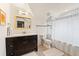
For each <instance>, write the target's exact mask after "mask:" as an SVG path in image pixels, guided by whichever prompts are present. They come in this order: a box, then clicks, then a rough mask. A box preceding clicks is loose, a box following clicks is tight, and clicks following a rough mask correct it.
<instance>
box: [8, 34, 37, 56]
mask: <svg viewBox="0 0 79 59" xmlns="http://www.w3.org/2000/svg"><path fill="white" fill-rule="evenodd" d="M37 50H38V48H37V35H27V36H14V37H6V56H20V55H23V54H26V53H28V52H31V51H37Z"/></svg>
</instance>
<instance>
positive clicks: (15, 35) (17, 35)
mask: <svg viewBox="0 0 79 59" xmlns="http://www.w3.org/2000/svg"><path fill="white" fill-rule="evenodd" d="M30 35H37V33H29V34H14V35H10V36H6V37H19V36H30Z"/></svg>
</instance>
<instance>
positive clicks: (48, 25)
mask: <svg viewBox="0 0 79 59" xmlns="http://www.w3.org/2000/svg"><path fill="white" fill-rule="evenodd" d="M36 26H37V27H49V26H52V25H36Z"/></svg>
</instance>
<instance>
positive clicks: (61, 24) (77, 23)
mask: <svg viewBox="0 0 79 59" xmlns="http://www.w3.org/2000/svg"><path fill="white" fill-rule="evenodd" d="M53 27H54V29H53V30H52V31H54V34H53V35H52V37H53V38H54V39H55V40H59V41H63V42H67V43H71V44H72V45H75V46H79V15H77V16H73V17H69V18H64V19H60V20H56V21H54V24H53Z"/></svg>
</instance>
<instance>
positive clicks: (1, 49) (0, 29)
mask: <svg viewBox="0 0 79 59" xmlns="http://www.w3.org/2000/svg"><path fill="white" fill-rule="evenodd" d="M0 8H1V9H2V10H3V11H4V12H5V13H6V22H7V20H8V19H9V5H8V4H0ZM7 15H8V16H7ZM5 37H6V26H2V25H0V56H5V55H6V48H5Z"/></svg>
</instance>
